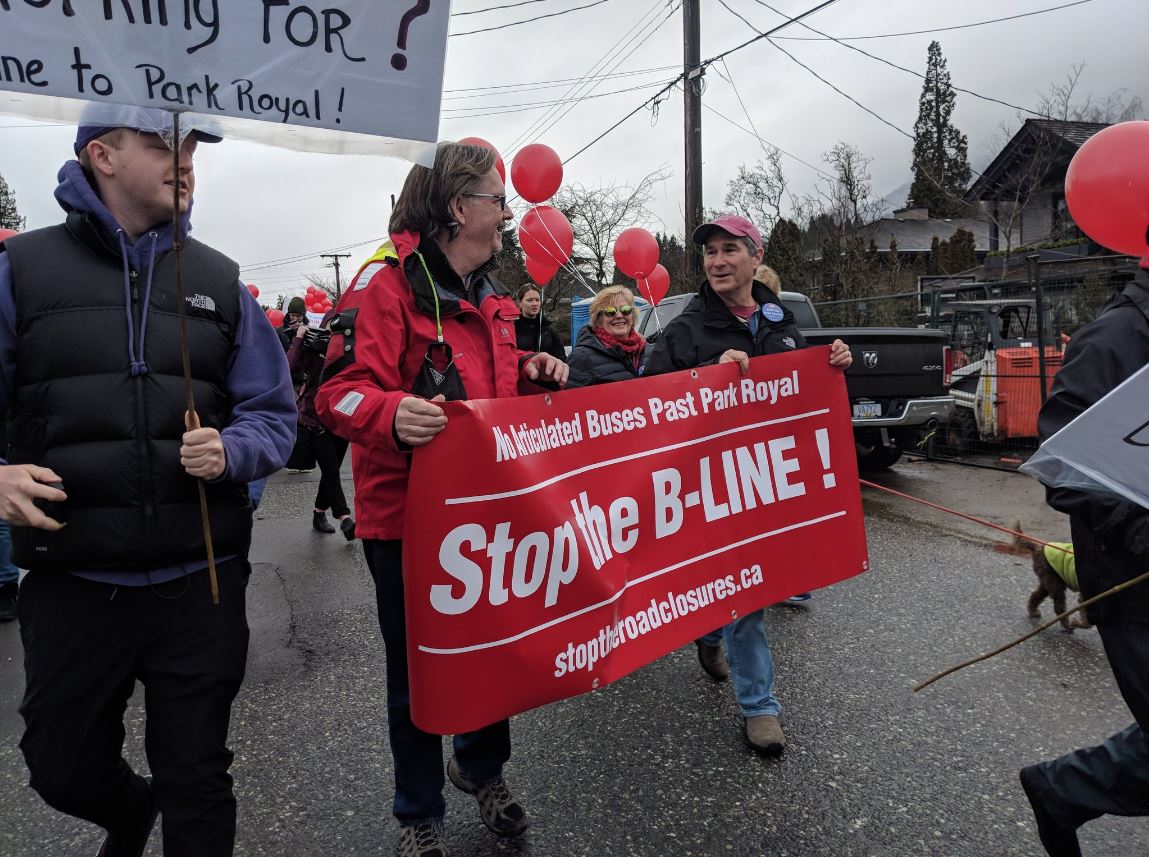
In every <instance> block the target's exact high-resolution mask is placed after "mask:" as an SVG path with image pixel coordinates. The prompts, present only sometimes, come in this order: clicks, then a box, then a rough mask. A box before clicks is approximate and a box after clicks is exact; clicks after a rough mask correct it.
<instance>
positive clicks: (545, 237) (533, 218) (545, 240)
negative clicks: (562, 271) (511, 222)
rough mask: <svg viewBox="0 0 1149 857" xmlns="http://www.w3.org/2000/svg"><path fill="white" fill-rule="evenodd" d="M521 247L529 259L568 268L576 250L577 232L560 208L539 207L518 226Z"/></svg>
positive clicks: (533, 209) (524, 216) (530, 212)
mask: <svg viewBox="0 0 1149 857" xmlns="http://www.w3.org/2000/svg"><path fill="white" fill-rule="evenodd" d="M519 246H520V247H522V248H523V252H524V253H526V254H527V258H528V259H529V258H533V259H535V261H536V262H543V263H546V262H550V263H551V264H553V265H565V264H566V263H567V261H568V260H569V259H570V257H571V251H572V250H573V249H574V230H572V229H571V224H570V221H569V220H567V218H566V215H565V214H563V213H562V212H561V211H559V210H558V209H556V208H551V207H550V206H549V205H536V206H535V207H534V208H532V209H531V210H530V211H528V212H527V213H526V214H525V215H523V219H522V221H521V222H520V223H519Z"/></svg>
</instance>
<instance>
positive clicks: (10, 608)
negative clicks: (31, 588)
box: [0, 580, 20, 622]
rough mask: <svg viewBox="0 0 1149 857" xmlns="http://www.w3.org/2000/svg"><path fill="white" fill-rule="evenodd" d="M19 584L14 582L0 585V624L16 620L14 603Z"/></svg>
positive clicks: (17, 594)
mask: <svg viewBox="0 0 1149 857" xmlns="http://www.w3.org/2000/svg"><path fill="white" fill-rule="evenodd" d="M19 592H20V584H19V583H17V582H16V581H15V580H12V581H9V582H8V583H5V584H3V585H0V622H11V621H12V620H13V619H15V618H16V601H17V599H18V596H19Z"/></svg>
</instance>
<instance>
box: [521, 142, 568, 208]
mask: <svg viewBox="0 0 1149 857" xmlns="http://www.w3.org/2000/svg"><path fill="white" fill-rule="evenodd" d="M562 183H563V162H562V161H561V160H560V159H559V156H558V154H557V153H556V152H555V150H554V149H552V148H551V147H550V146H545V145H543V144H542V143H531V144H530V145H529V146H523V148H521V149H519V152H518V154H517V155H515V159H514V160H513V161H511V184H513V185H514V186H515V191H516V192H517V193H518V195H519V196H521V197H522V198H523V199H525V200H526V201H527V202H546V201H547V200H548V199H550V198H551V197H552V196H554V195H555V192H556V191H557V190H558V189H559V185H561V184H562Z"/></svg>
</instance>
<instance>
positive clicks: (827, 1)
mask: <svg viewBox="0 0 1149 857" xmlns="http://www.w3.org/2000/svg"><path fill="white" fill-rule="evenodd" d="M837 2H838V0H824V2H822V3H819V4H818V5H817V6H813V7H811V8H810V9H807V10H806V11H805V12H802V13H801V14H800V15H795V16H794V17H793V18H790V19H789V20H787V21H784V22H783V23H781V24H779V25H778V26H777V27H774V28H773V29H772V30H767V31H766V32H765V33H764V34H760V35H758V36H755V37H754V38H753V39H748V40H747V41H745V42H743V43H742V44H740V45H735V46H734V47H732V48H730V49H729V50H726V51H723V52H722V53H720V54H718V55H716V56H713V57H711V58H710V59H707V60H703V61H702V62H701V63H699V68H700V69H703V70H705V69H706V68H707V67H708V66H710V65H712V64H713V63H716V62H718V61H720V60H722V59H724V58H725V57H728V56H730V55H731V54H732V53H735V52H736V51H740V50H742V49H743V48H745V47H747V46H749V45H752V44H754V43H755V42H757V41H760V40H762V39H764V38H766V37H768V36H771V35H773V34H774V33H778V32H781V31H782V30H784V29H785V28H786V27H788V26H790V25H791V24H793V23H795V22H797V21H801V20H802V19H803V18H807V17H809V16H810V15H813V14H815V13H816V12H820V11H821V10H822V9H825V8H826V7H827V6H833V5H834V4H835V3H837ZM685 76H686V73H685V72H682V73H680V74H679V75H678V77H676V78H675V79H674V80H672V81H670V82H669V83H668V84H667V85H666V86H664V87H663V88H662V89H660V90H659V91H658V92H656V93H655V94H654V95H652V96H651V97H650V98H648V99H647V100H646V101H644V102H642V104H640V105H638V106H637V107H635V108H634V109H633V110H631V111H630V112H629V113H627V114H626V115H625V116H623V117H622V118H621V119H619V120H618V121H617V122H615V123H614V124H613V125H611V126H610V127H609V128H607V129H606V130H605V131H603V132H602V133H601V134H599V135H598V136H597V137H595V138H594V139H593V140H591V141H590V142H589V143H587V144H586V145H585V146H583V147H582V148H581V149H579V150H578V151H577V152H575V153H574V154H573V155H571V156H570V157H568V158H566V159H565V160H564V161H563V163H564V164H567V163H570V162H571V161H573V160H574V159H575V158H577V157H578V156H579V155H581V154H582V153H583V152H585V151H586V150H587V149H589V148H590V147H591V146H593V145H594V144H595V143H597V142H598V141H599V140H601V139H602V138H603V137H605V136H607V135H608V134H610V133H611V132H612V131H614V130H615V129H616V128H618V127H619V126H620V125H622V124H623V123H624V122H626V120H627V119H629V118H630V117H631V116H633V115H634V114H636V113H638V112H639V111H641V110H643V109H644V108H646V107H647V106H654V105H656V104H657V103H658V102H659V101H660V100H661V99H662V98H664V97H665V95H666V94H667V93H668V92H669V91H670V90H671V89H673V88H674V87H675V86H676V85H677V84H678V83H679V81H681V80H682V79H683V78H684V77H685Z"/></svg>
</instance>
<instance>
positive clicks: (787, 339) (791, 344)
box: [782, 336, 798, 348]
mask: <svg viewBox="0 0 1149 857" xmlns="http://www.w3.org/2000/svg"><path fill="white" fill-rule="evenodd" d="M782 344H783V345H785V346H786V347H787V348H797V347H798V343H797V342H795V341H794V337H792V336H783V337H782Z"/></svg>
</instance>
